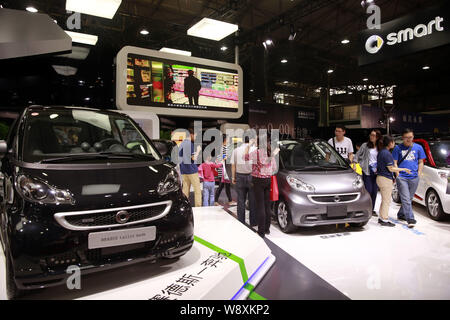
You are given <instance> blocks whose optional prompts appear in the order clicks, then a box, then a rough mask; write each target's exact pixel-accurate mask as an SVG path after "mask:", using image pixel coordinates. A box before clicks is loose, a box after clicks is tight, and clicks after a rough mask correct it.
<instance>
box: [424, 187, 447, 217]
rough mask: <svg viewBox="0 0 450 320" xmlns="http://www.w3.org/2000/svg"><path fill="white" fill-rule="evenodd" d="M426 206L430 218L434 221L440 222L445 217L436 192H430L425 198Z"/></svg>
mask: <svg viewBox="0 0 450 320" xmlns="http://www.w3.org/2000/svg"><path fill="white" fill-rule="evenodd" d="M426 206H427V211H428V214H429V215H430V218H431V219H433V220H436V221H441V220H443V219H444V217H445V213H444V210H443V209H442V204H441V200H440V199H439V196H438V195H437V193H436V191H434V190H430V191H429V192H428V193H427V197H426Z"/></svg>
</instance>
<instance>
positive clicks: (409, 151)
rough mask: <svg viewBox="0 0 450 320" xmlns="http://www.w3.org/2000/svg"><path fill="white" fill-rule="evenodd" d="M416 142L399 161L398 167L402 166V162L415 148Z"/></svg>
mask: <svg viewBox="0 0 450 320" xmlns="http://www.w3.org/2000/svg"><path fill="white" fill-rule="evenodd" d="M413 146H414V144H413V145H412V146H411V147H409V149H408V152H407V153H406V154H405V155H404V156H403V158H401V159H400V161H399V162H397V167H398V166H400V164H401V163H402V162H403V161H404V160H405V159H406V157H407V156H408V155H409V154H410V153H411V150H412V148H413Z"/></svg>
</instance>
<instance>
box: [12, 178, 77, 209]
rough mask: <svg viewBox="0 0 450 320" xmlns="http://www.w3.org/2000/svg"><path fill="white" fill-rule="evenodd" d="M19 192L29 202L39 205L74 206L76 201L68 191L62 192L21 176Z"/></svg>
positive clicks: (18, 180) (18, 179)
mask: <svg viewBox="0 0 450 320" xmlns="http://www.w3.org/2000/svg"><path fill="white" fill-rule="evenodd" d="M16 186H17V191H18V192H19V193H20V194H21V195H22V196H23V197H24V198H25V199H27V200H29V201H31V202H39V203H52V204H67V203H68V204H73V203H74V202H75V201H74V199H73V197H72V194H71V193H70V192H69V191H68V190H62V189H58V188H55V187H53V186H50V185H49V184H47V183H45V182H43V181H40V180H37V179H35V178H31V177H27V176H25V175H20V176H18V178H17V184H16Z"/></svg>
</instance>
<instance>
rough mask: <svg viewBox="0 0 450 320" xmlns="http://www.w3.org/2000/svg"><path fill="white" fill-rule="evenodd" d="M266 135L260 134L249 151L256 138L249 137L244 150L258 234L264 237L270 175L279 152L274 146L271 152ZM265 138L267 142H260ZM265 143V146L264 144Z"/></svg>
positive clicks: (266, 222) (275, 166) (273, 171)
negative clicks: (255, 147)
mask: <svg viewBox="0 0 450 320" xmlns="http://www.w3.org/2000/svg"><path fill="white" fill-rule="evenodd" d="M267 138H268V137H267V136H260V139H259V143H260V144H259V145H258V147H257V149H256V150H254V151H252V152H250V149H251V148H252V146H254V145H256V142H257V140H256V139H251V140H250V142H249V144H248V146H247V148H246V149H245V151H244V159H243V160H245V161H248V160H251V161H252V173H251V175H252V186H253V192H254V198H255V209H256V216H257V219H258V234H259V235H260V236H261V237H262V238H264V237H265V235H266V234H269V233H270V218H271V214H272V212H271V209H270V184H271V176H272V175H273V174H274V173H275V171H276V169H277V163H276V161H275V157H276V156H277V155H278V153H279V152H280V149H279V148H276V149H275V150H274V151H273V153H272V150H271V146H270V139H267ZM264 139H267V140H268V141H267V143H262V141H264ZM265 145H266V146H265Z"/></svg>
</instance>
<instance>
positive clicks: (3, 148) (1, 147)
mask: <svg viewBox="0 0 450 320" xmlns="http://www.w3.org/2000/svg"><path fill="white" fill-rule="evenodd" d="M7 152H8V145H7V144H6V141H5V140H0V159H1V158H3V157H4V156H5V155H6V153H7Z"/></svg>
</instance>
